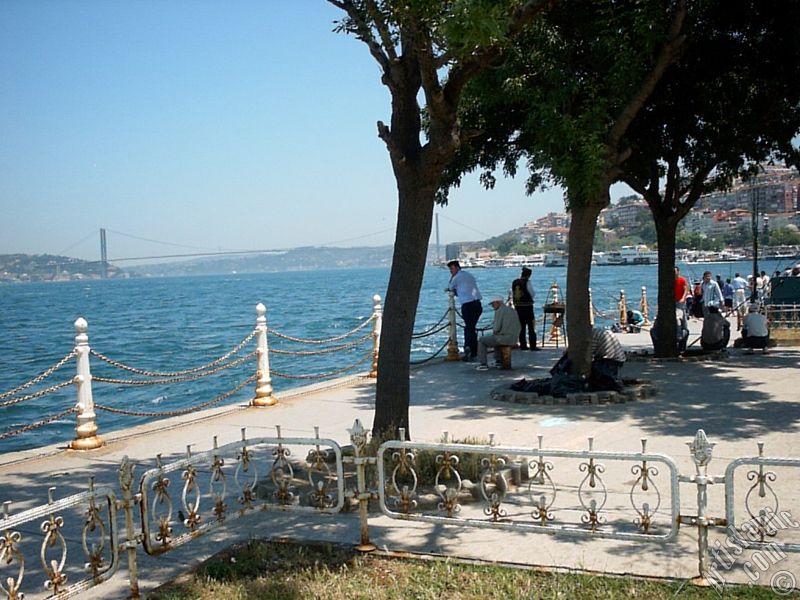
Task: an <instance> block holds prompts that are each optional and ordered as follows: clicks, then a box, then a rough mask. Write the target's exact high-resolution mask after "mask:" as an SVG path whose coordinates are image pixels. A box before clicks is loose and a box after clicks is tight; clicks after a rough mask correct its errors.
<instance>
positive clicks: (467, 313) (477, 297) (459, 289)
mask: <svg viewBox="0 0 800 600" xmlns="http://www.w3.org/2000/svg"><path fill="white" fill-rule="evenodd" d="M447 268H448V269H450V275H451V277H450V283H448V284H447V287H446V288H445V291H448V292H453V293H455V295H456V298H457V299H458V302H459V304H460V305H461V317H462V318H463V319H464V357H463V358H462V360H464V361H465V362H472V361H474V360H475V358H476V357H477V356H478V332H477V331H476V329H475V327H476V325H477V324H478V319H480V318H481V313H483V305H481V292H480V290H478V284H477V282H476V281H475V278H474V277H473V276H472V275H470V274H469V273H467V272H466V271H463V270H462V269H461V265H460V264H459V262H458V261H457V260H451V261H450V262H449V263H447Z"/></svg>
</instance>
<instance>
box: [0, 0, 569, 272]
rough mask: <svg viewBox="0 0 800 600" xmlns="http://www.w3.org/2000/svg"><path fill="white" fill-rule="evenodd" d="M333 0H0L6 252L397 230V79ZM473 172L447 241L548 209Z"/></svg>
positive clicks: (315, 238)
mask: <svg viewBox="0 0 800 600" xmlns="http://www.w3.org/2000/svg"><path fill="white" fill-rule="evenodd" d="M338 16H339V15H338V11H337V10H336V9H335V8H333V7H332V6H330V5H329V4H328V3H327V2H325V1H324V0H292V1H282V0H261V1H254V2H249V1H243V0H239V1H237V2H234V3H223V2H210V1H204V0H192V1H180V0H169V1H166V2H163V1H159V0H141V1H137V2H116V1H106V0H49V1H43V0H0V254H2V253H13V252H26V253H44V252H48V253H55V254H67V255H70V256H77V257H80V258H87V259H96V258H98V256H99V241H98V240H99V234H97V231H98V230H99V228H101V227H105V228H107V229H108V230H109V233H108V241H109V256H110V257H112V258H113V257H115V256H116V257H122V256H132V255H133V256H139V255H153V254H160V253H165V252H170V253H171V252H181V251H190V250H189V249H188V248H187V249H181V248H180V247H178V246H175V247H169V246H163V245H158V244H153V243H150V242H146V241H142V240H136V239H133V238H131V237H125V236H122V235H119V234H118V233H116V232H121V233H125V234H129V235H133V236H139V237H142V238H149V239H153V240H161V241H167V242H171V243H173V244H182V245H185V246H191V247H197V248H222V249H261V248H287V247H295V246H302V245H323V244H333V245H340V246H353V245H382V244H390V243H391V242H392V240H393V239H394V225H395V221H396V211H397V201H396V189H395V182H394V178H393V175H392V172H391V168H390V164H389V159H388V156H387V153H386V150H385V147H384V145H383V143H382V142H381V141H380V140H379V139H378V138H377V135H376V127H375V123H376V122H377V121H378V120H384V121H387V122H388V120H389V114H390V112H389V111H390V106H389V95H388V92H387V91H386V90H385V88H384V87H383V86H382V85H381V84H380V79H379V71H378V68H377V66H376V64H375V63H374V61H373V59H372V57H371V56H370V55H369V53H368V51H367V49H366V47H365V46H364V45H363V44H361V43H360V42H358V41H357V40H355V39H353V38H350V37H348V36H345V35H342V34H335V33H333V32H332V28H333V24H332V22H333V20H334V19H336V18H338ZM562 209H563V202H562V199H561V193H560V191H559V190H551V191H550V192H549V193H545V194H538V195H536V196H534V197H526V196H525V194H524V186H523V181H522V180H521V179H520V180H516V181H500V182H499V184H498V186H497V188H496V189H495V190H493V191H490V192H489V191H485V190H483V189H482V188H481V187H480V186H479V185H478V183H477V181H476V178H471V179H470V180H469V181H467V182H466V184H465V185H464V186H462V188H461V189H458V190H455V191H454V192H453V193H452V196H451V202H450V206H448V207H446V208H443V209H441V210H440V214H441V219H440V231H441V238H442V242H448V241H454V240H470V239H482V238H483V237H484V234H485V235H496V234H499V233H502V232H504V231H507V230H509V229H511V228H513V227H516V226H518V225H520V224H522V223H524V222H525V221H528V220H531V219H533V218H535V217H538V216H541V215H543V214H544V213H546V212H548V211H551V210H562Z"/></svg>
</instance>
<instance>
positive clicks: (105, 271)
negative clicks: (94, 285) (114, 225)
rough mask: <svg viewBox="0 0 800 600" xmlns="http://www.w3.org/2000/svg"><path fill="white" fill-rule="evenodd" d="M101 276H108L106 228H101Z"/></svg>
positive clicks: (104, 277)
mask: <svg viewBox="0 0 800 600" xmlns="http://www.w3.org/2000/svg"><path fill="white" fill-rule="evenodd" d="M100 277H102V278H103V279H106V278H107V277H108V247H107V246H106V230H105V229H103V228H102V227H101V228H100Z"/></svg>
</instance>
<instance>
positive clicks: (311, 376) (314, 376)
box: [270, 352, 372, 379]
mask: <svg viewBox="0 0 800 600" xmlns="http://www.w3.org/2000/svg"><path fill="white" fill-rule="evenodd" d="M371 358H372V352H370V353H369V354H367V355H366V356H365V357H364V358H361V359H359V360H358V361H356V362H355V363H353V364H352V365H349V366H347V367H344V368H342V369H337V370H335V371H329V372H328V373H315V374H309V375H289V374H288V373H281V372H280V371H274V370H271V371H270V375H271V376H273V377H282V378H283V379H322V378H324V377H333V376H334V375H340V374H341V373H345V372H346V371H351V370H353V369H355V368H356V367H357V366H359V365H361V364H363V363H365V362H367V361H368V360H370V359H371Z"/></svg>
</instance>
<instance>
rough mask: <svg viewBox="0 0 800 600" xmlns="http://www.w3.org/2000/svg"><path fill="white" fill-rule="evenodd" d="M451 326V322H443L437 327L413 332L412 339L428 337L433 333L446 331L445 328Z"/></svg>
mask: <svg viewBox="0 0 800 600" xmlns="http://www.w3.org/2000/svg"><path fill="white" fill-rule="evenodd" d="M449 326H450V324H449V323H442V324H440V325H438V326H437V327H436V329H428V330H427V331H424V332H421V333H414V334H412V335H411V339H412V340H420V339H422V338H426V337H429V336H432V335H436V334H437V333H439V332H440V331H444V330H445V329H447V328H448V327H449Z"/></svg>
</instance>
